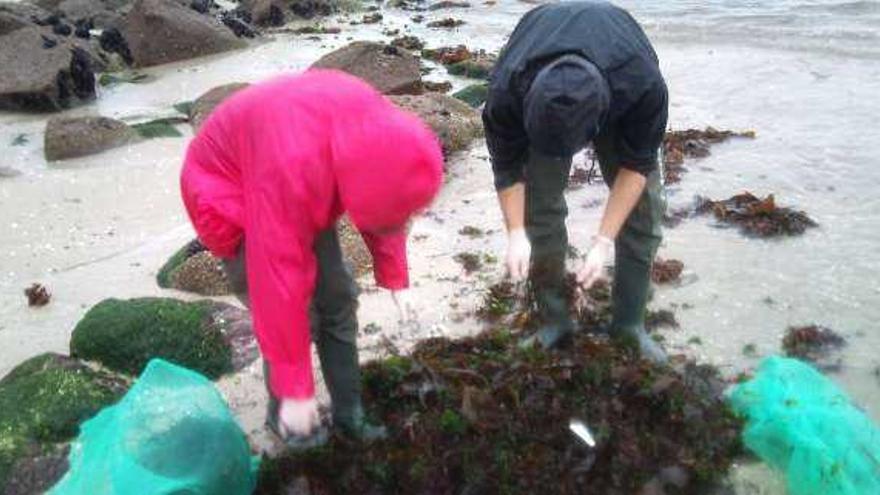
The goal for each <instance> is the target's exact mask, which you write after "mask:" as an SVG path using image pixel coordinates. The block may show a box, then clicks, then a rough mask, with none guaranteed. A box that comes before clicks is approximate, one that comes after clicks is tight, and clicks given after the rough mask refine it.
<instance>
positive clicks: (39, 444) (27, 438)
mask: <svg viewBox="0 0 880 495" xmlns="http://www.w3.org/2000/svg"><path fill="white" fill-rule="evenodd" d="M126 388H127V383H126V381H125V380H123V379H121V378H119V377H117V376H115V375H112V374H110V373H107V372H103V371H95V370H93V369H92V368H90V367H89V366H87V365H86V364H84V363H83V362H81V361H79V360H77V359H73V358H70V357H67V356H62V355H60V354H54V353H46V354H42V355H40V356H36V357H34V358H31V359H29V360H27V361H25V362H24V363H22V364H20V365H18V366H17V367H15V368H14V369H13V370H12V371H10V372H9V374H7V375H6V376H5V377H3V379H2V380H0V490H2V493H41V492H42V491H43V489H45V488H48V487H49V486H51V485H52V484H54V481H56V480H57V478H56V477H60V474H62V473H58V472H57V471H58V469H55V468H57V466H54V467H53V468H52V470H49V469H48V466H43V467H44V468H45V470H43V471H41V473H40V477H39V479H28V478H31V477H30V476H27V475H26V473H27V471H28V465H33V464H34V463H35V462H36V463H37V464H40V462H38V461H39V460H40V458H42V457H45V456H47V455H49V456H50V457H51V453H52V452H53V451H54V450H55V447H56V445H57V444H58V443H59V442H65V441H68V440H70V439H71V438H72V437H73V436H74V435H76V433H77V430H78V428H79V425H80V423H82V422H83V421H85V420H87V419H89V418H90V417H91V416H93V415H94V414H95V413H97V412H98V411H99V410H101V409H102V408H103V407H105V406H108V405H110V404H112V403H113V402H115V401H116V400H117V399H118V398H119V397H121V396H122V394H123V393H124V392H125V390H126ZM54 457H56V458H57V457H58V456H54ZM42 464H45V463H42ZM62 467H63V466H62ZM49 471H52V472H49ZM53 478H56V479H53ZM26 487H31V488H32V491H28V490H27V489H26Z"/></svg>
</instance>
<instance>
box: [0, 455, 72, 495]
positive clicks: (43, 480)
mask: <svg viewBox="0 0 880 495" xmlns="http://www.w3.org/2000/svg"><path fill="white" fill-rule="evenodd" d="M42 450H45V452H39V453H37V454H35V455H33V456H25V457H24V458H22V459H19V460H18V461H17V462H16V463H15V464H14V465H13V466H12V468H11V469H10V470H9V476H7V480H6V488H5V490H4V491H3V494H4V495H31V494H34V493H46V492H48V491H49V489H50V488H52V487H53V486H55V484H56V483H57V482H58V481H60V480H61V478H62V477H64V475H65V474H66V473H67V471H68V469H69V468H70V465H69V464H68V461H67V459H68V455H69V453H70V446H69V445H66V444H63V445H60V446H57V447H52V446H47V447H45V448H44V449H42ZM0 488H2V485H0Z"/></svg>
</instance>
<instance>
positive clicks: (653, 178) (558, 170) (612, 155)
mask: <svg viewBox="0 0 880 495" xmlns="http://www.w3.org/2000/svg"><path fill="white" fill-rule="evenodd" d="M613 143H614V138H613V135H610V134H606V135H600V136H598V137H597V138H596V140H595V141H594V146H595V149H596V153H597V155H598V158H599V165H600V167H601V169H602V176H603V178H604V180H605V183H606V184H607V185H608V187H609V188H611V187H612V186H613V185H614V179H615V178H616V177H617V172H618V171H619V168H620V163H619V160H618V158H617V153H616V152H615V148H614V145H613ZM570 170H571V158H553V157H548V156H543V155H542V154H540V153H537V152H534V151H532V152H531V153H530V156H529V159H528V161H527V163H526V167H525V174H526V231H527V233H528V236H529V240H530V242H531V243H532V266H531V270H530V275H529V278H530V280H531V282H532V286H533V289H534V293H535V295H536V300H537V302H538V308H539V313H540V314H541V316H542V317H543V319H544V320H549V321H550V322H562V323H560V324H567V323H565V322H564V319H566V318H568V308H567V307H566V305H565V299H564V278H565V257H566V253H567V250H568V232H567V230H566V227H565V219H566V217H567V216H568V208H567V206H566V203H565V195H564V194H565V188H566V187H567V185H568V176H569V173H570ZM664 209H665V200H664V198H663V188H662V184H661V182H660V171H659V170H656V171H654V172H653V173H651V174H650V175H649V176H648V181H647V184H646V186H645V191H644V192H643V193H642V196H641V198H639V202H638V204H637V205H636V207H635V208H634V209H633V211H632V213H630V215H629V217H628V218H627V220H626V222H625V223H624V225H623V228H622V229H621V231H620V233H619V234H618V236H617V239H616V240H615V262H614V263H615V265H614V266H615V269H614V280H613V282H612V301H613V309H612V312H613V320H612V327H611V329H610V330H611V331H612V332H613V331H615V330H618V329H623V328H627V327H639V326H643V325H644V318H645V307H646V306H647V301H648V291H649V289H650V282H651V264H652V262H653V260H654V255H655V254H656V252H657V248H658V247H659V245H660V241H661V240H662V232H661V220H662V217H663V211H664Z"/></svg>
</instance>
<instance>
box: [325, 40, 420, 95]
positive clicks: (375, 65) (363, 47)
mask: <svg viewBox="0 0 880 495" xmlns="http://www.w3.org/2000/svg"><path fill="white" fill-rule="evenodd" d="M312 67H313V68H323V69H337V70H342V71H345V72H348V73H349V74H352V75H355V76H357V77H359V78H361V79H363V80H365V81H367V82H368V83H370V84H372V85H373V86H374V87H375V88H376V89H378V90H379V91H381V92H383V93H385V94H390V95H400V94H417V93H419V92H420V90H421V82H422V73H421V70H420V67H419V59H418V57H416V56H415V55H413V54H412V53H410V52H409V51H407V50H403V49H399V48H397V47H395V46H390V45H385V44H382V43H375V42H371V41H356V42H354V43H352V44H350V45H348V46H345V47H342V48H340V49H338V50H336V51H334V52H331V53H328V54H327V55H325V56H323V57H322V58H321V59H319V60H318V61H317V62H315V63H314V64H313V65H312Z"/></svg>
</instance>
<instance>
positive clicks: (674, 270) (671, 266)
mask: <svg viewBox="0 0 880 495" xmlns="http://www.w3.org/2000/svg"><path fill="white" fill-rule="evenodd" d="M683 270H684V263H682V262H681V261H679V260H664V259H662V258H657V259H656V260H654V265H653V266H652V267H651V280H653V281H654V283H655V284H669V283H673V282H678V281H679V280H680V279H681V272H682V271H683Z"/></svg>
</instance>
